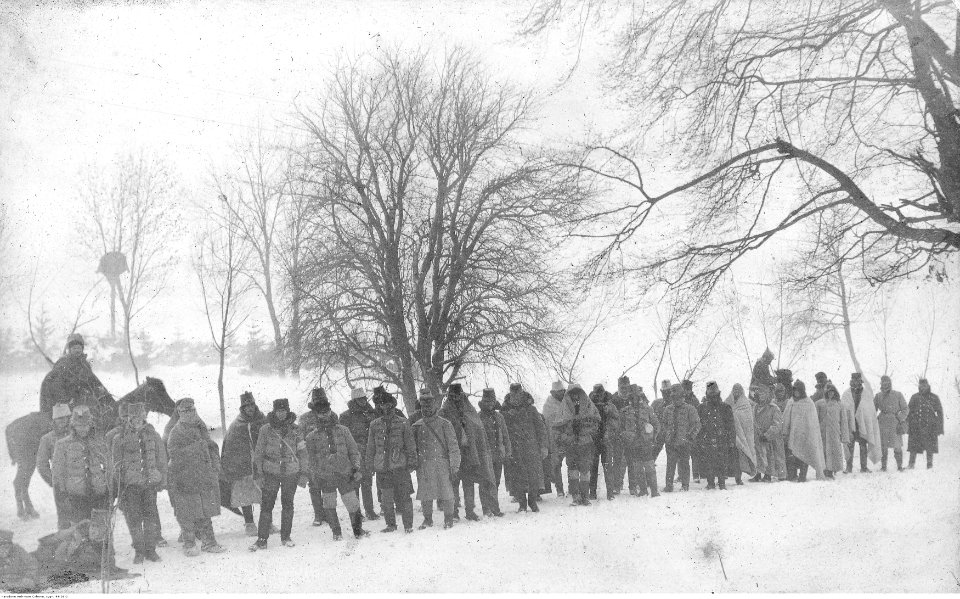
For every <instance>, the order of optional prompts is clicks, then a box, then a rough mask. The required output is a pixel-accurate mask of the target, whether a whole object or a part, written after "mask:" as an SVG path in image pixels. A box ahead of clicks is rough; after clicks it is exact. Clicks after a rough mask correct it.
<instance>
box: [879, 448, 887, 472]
mask: <svg viewBox="0 0 960 599" xmlns="http://www.w3.org/2000/svg"><path fill="white" fill-rule="evenodd" d="M886 471H887V450H886V449H884V450H883V455H881V456H880V472H886Z"/></svg>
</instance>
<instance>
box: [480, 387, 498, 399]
mask: <svg viewBox="0 0 960 599" xmlns="http://www.w3.org/2000/svg"><path fill="white" fill-rule="evenodd" d="M481 399H493V400H496V399H497V392H496V391H494V390H493V389H492V388H490V387H487V388H486V389H484V390H483V395H482V396H481Z"/></svg>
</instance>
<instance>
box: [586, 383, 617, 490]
mask: <svg viewBox="0 0 960 599" xmlns="http://www.w3.org/2000/svg"><path fill="white" fill-rule="evenodd" d="M590 401H592V402H593V403H594V405H596V406H597V411H598V412H599V413H600V428H599V429H598V430H597V435H596V437H595V438H594V448H595V449H594V454H593V464H591V466H590V499H596V498H597V478H598V477H597V474H598V471H599V469H600V463H601V462H603V480H604V483H606V486H607V499H608V500H612V499H613V498H614V496H615V495H616V494H617V493H619V492H620V489H619V488H618V487H617V486H616V483H617V474H616V469H617V465H616V455H617V446H618V445H619V444H620V412H619V411H618V410H617V407H616V406H615V405H613V401H612V395H611V394H610V392H609V391H607V390H606V389H604V388H603V385H599V384H598V385H594V386H593V391H591V392H590Z"/></svg>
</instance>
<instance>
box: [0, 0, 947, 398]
mask: <svg viewBox="0 0 960 599" xmlns="http://www.w3.org/2000/svg"><path fill="white" fill-rule="evenodd" d="M523 4H524V3H517V2H487V1H473V2H459V1H446V2H440V1H437V2H366V1H365V2H359V1H358V2H315V1H311V2H306V1H304V2H261V3H257V2H228V1H223V0H220V1H209V0H204V1H203V2H180V3H171V4H166V5H165V4H164V3H162V2H155V3H142V4H131V5H112V4H105V5H102V6H95V7H89V8H82V9H81V8H77V7H71V6H69V5H66V4H65V3H64V4H61V3H48V4H47V5H45V6H39V7H35V6H30V5H28V4H26V3H23V4H17V3H9V2H8V3H6V4H4V5H3V14H2V15H0V44H2V46H0V49H2V51H3V53H2V55H0V61H2V63H0V86H2V87H0V91H2V94H0V102H2V103H3V104H0V107H2V108H3V110H2V111H0V114H3V115H4V118H3V120H2V122H0V201H2V202H3V203H4V204H6V205H7V206H8V212H9V213H10V216H11V217H12V219H13V221H14V223H15V227H14V231H13V233H14V237H13V240H14V242H15V245H16V248H15V256H16V263H15V265H14V270H15V271H16V272H17V273H19V274H20V275H24V274H25V273H27V272H29V271H30V269H31V268H32V267H33V265H34V264H36V265H37V266H38V268H39V271H40V273H41V275H40V277H39V279H40V281H39V282H40V285H41V287H40V291H41V296H42V301H43V302H44V304H45V305H46V307H47V309H48V310H50V311H51V313H53V314H54V315H57V316H58V317H59V318H61V319H68V318H70V317H71V316H72V313H73V311H74V310H75V306H76V305H77V303H78V302H79V301H80V298H81V297H82V295H83V294H84V293H85V292H86V290H87V288H89V286H90V285H91V284H92V283H93V281H94V280H95V275H94V271H95V269H96V263H95V262H94V261H90V260H85V259H84V258H83V256H82V255H81V252H80V250H79V244H78V241H79V240H78V233H77V228H76V223H77V221H78V219H80V218H82V214H81V212H80V211H79V210H78V202H77V187H78V174H79V173H80V172H81V171H82V169H84V168H85V167H87V166H89V165H93V166H94V167H97V166H103V165H106V164H108V163H109V162H110V161H111V160H112V159H113V158H114V157H115V156H117V155H118V154H122V153H125V152H130V151H138V150H146V151H149V152H152V153H155V154H157V155H160V156H162V157H163V158H164V159H166V160H168V161H169V162H170V163H171V164H172V165H173V166H174V167H176V169H177V171H178V173H179V174H180V176H181V181H182V183H183V186H184V188H185V190H186V191H187V196H186V197H184V198H183V202H182V203H183V204H184V207H186V206H188V205H189V204H190V203H191V202H193V200H195V199H197V198H199V197H201V196H202V195H204V194H209V193H211V191H210V189H209V188H208V187H207V186H206V181H207V175H208V173H209V171H210V168H211V167H215V166H217V165H222V164H224V163H225V162H226V161H228V160H229V156H230V154H231V152H232V148H233V147H234V146H235V145H236V144H237V143H238V142H242V141H243V140H244V139H245V138H248V137H249V136H250V135H251V134H252V133H253V131H254V129H255V127H257V126H258V123H259V124H260V126H262V127H264V128H266V129H268V130H270V129H272V128H274V127H277V126H279V125H281V124H283V123H289V122H291V117H290V114H291V106H292V103H293V101H294V99H296V101H297V102H298V103H301V102H303V103H307V102H310V101H312V100H314V99H316V98H317V97H318V92H319V90H320V89H322V86H323V81H324V77H325V74H326V73H328V72H329V70H330V69H331V68H332V65H333V64H334V62H335V59H336V58H337V56H338V55H343V56H351V55H355V54H358V53H362V52H366V51H370V50H373V49H375V48H377V47H380V46H388V47H391V46H399V47H403V48H410V49H415V48H428V49H432V50H435V51H437V52H442V51H443V49H444V48H446V47H449V46H452V45H456V44H459V45H464V46H466V47H468V48H472V49H475V50H477V51H478V52H480V53H481V54H482V55H483V57H484V59H485V61H486V62H487V64H488V66H489V67H490V70H491V73H493V75H494V76H495V77H497V78H502V79H504V80H510V81H513V82H514V83H516V84H518V85H519V86H521V87H526V88H531V89H534V90H536V91H537V92H538V93H539V94H541V95H542V96H543V98H544V100H543V110H542V111H541V113H540V119H539V120H538V122H537V128H536V130H537V131H538V132H539V133H541V134H542V136H543V140H544V141H546V142H553V141H560V140H563V139H577V138H578V137H580V136H583V135H585V134H587V133H588V132H590V131H609V130H611V129H612V128H613V127H615V126H616V124H617V123H618V110H624V111H629V110H632V109H634V107H630V106H619V105H617V104H616V102H615V98H614V97H612V94H610V93H608V92H605V91H604V89H603V88H602V86H601V84H600V79H599V77H598V75H597V73H598V65H599V57H600V56H601V55H602V53H603V50H604V47H603V43H604V42H603V40H602V39H600V38H598V37H596V36H588V39H587V42H586V44H585V46H584V47H583V48H582V52H583V54H582V56H581V61H580V67H579V68H578V70H577V71H576V72H575V74H574V76H573V77H572V78H571V79H570V80H569V81H568V82H567V83H566V84H565V85H563V86H562V87H559V88H558V87H557V85H558V83H559V82H560V81H561V80H562V79H563V78H564V76H565V75H567V73H568V71H569V69H570V67H571V65H572V64H573V61H574V59H575V56H576V51H577V50H576V48H574V47H572V44H571V42H572V38H571V37H570V36H568V35H566V34H565V33H566V32H564V31H556V32H553V33H550V34H549V35H545V36H540V37H537V38H536V39H521V38H519V37H518V36H517V35H516V33H517V30H518V20H517V19H518V17H519V16H520V15H521V14H522V12H520V11H521V10H522V5H523ZM518 6H520V8H518ZM664 151H665V152H669V149H668V148H665V150H664ZM666 183H667V182H664V186H666ZM189 240H190V236H189V227H187V228H185V230H184V231H180V232H179V233H178V235H176V236H175V237H174V238H171V239H170V243H171V246H172V247H175V248H177V249H178V250H179V251H180V252H181V259H180V267H179V270H178V271H177V272H178V275H177V277H176V279H175V283H176V284H175V286H174V287H175V289H174V290H173V291H172V292H171V293H168V294H165V296H164V297H163V298H162V302H160V303H159V304H158V305H157V306H155V307H154V308H153V309H151V310H150V311H148V312H145V313H144V315H143V321H142V323H141V324H140V325H138V326H137V327H136V328H138V329H139V328H147V329H149V330H150V331H151V333H152V335H153V337H154V338H155V339H157V340H163V339H164V338H172V337H174V336H176V335H184V336H192V337H198V336H200V335H202V334H203V333H202V331H203V326H202V323H203V321H202V312H201V309H200V302H199V299H198V295H197V293H196V290H195V286H194V284H193V279H192V275H191V271H190V269H189V261H190V255H189V254H190V249H191V248H190V245H189V243H190V241H189ZM788 241H789V239H785V240H783V242H781V243H780V244H779V246H778V247H776V248H774V249H772V250H771V251H772V252H773V253H774V254H776V253H778V252H779V253H781V254H782V253H784V252H785V251H786V249H787V248H786V245H789V244H788V243H787V242H788ZM765 259H768V258H763V257H760V256H753V257H751V258H750V260H751V262H749V263H748V266H747V267H746V268H741V269H740V270H739V272H740V275H741V276H742V277H743V278H744V280H745V282H746V283H749V282H750V281H751V280H754V281H755V280H756V278H757V277H756V275H757V269H756V268H755V265H756V264H763V263H764V260H765ZM20 282H21V283H22V282H23V278H22V277H21V279H20ZM948 291H949V290H948ZM905 293H906V295H904V297H905V298H906V299H905V301H904V302H902V303H903V304H904V305H905V306H906V305H909V306H910V309H911V310H917V309H919V310H920V312H917V314H920V313H922V309H920V308H917V306H918V303H917V299H918V298H924V297H932V296H930V293H928V292H926V291H923V292H922V293H925V294H926V295H919V294H920V293H921V292H919V291H916V292H914V291H909V290H908V291H907V292H905ZM935 293H940V292H935ZM911 294H912V295H911ZM944 297H948V298H949V297H951V296H950V294H949V292H948V293H946V294H945V295H944ZM23 299H24V293H23V286H22V285H21V286H20V289H19V292H18V293H17V294H15V297H13V298H9V297H8V298H6V299H5V300H4V304H3V309H2V312H0V319H2V320H3V323H4V324H5V325H12V326H14V327H16V328H22V326H23V322H24V316H23V311H22V307H23ZM103 306H104V303H103V302H101V303H100V305H99V307H98V309H99V310H101V311H102V308H103ZM955 308H956V306H955V305H954V304H950V305H949V306H948V307H947V309H948V310H952V311H951V312H950V313H949V315H945V316H944V317H943V318H942V319H941V321H942V323H943V324H941V325H940V326H941V327H942V328H944V337H943V339H944V341H943V342H939V343H946V344H947V345H946V349H947V350H949V351H948V353H949V354H950V355H952V356H954V358H952V361H953V362H954V363H955V362H956V357H957V342H956V339H957V338H958V336H957V335H951V334H950V331H953V330H955V328H956V314H957V313H958V312H957V310H956V309H955ZM906 309H907V308H906V307H904V308H903V310H904V311H905V312H904V316H906ZM104 314H105V311H104ZM912 314H913V313H912V312H911V316H910V317H905V318H902V319H901V322H902V323H909V322H911V321H914V320H915V317H914V316H913V315H912ZM106 322H107V321H106V320H105V319H104V320H101V321H100V322H98V323H95V324H94V325H91V329H93V330H92V331H91V333H92V334H97V333H99V332H103V331H105V329H106ZM904 326H906V325H904ZM654 329H655V327H654V326H653V325H652V323H650V322H637V321H636V320H631V319H629V318H627V319H623V320H622V321H621V322H619V323H615V324H614V325H613V326H612V327H611V328H610V329H608V330H606V331H605V337H606V338H605V339H604V340H603V341H602V343H601V345H600V346H599V347H598V348H596V349H595V350H594V355H595V357H594V359H592V360H590V368H592V369H594V370H595V371H596V372H597V373H598V374H597V378H601V379H606V380H608V382H609V381H611V380H615V376H616V374H618V373H619V371H620V369H622V368H623V367H624V366H626V365H627V364H629V363H630V362H632V361H633V359H632V358H631V356H635V355H636V354H638V353H642V351H643V350H645V349H646V347H647V346H648V345H649V343H650V339H649V334H650V332H651V331H652V330H654ZM904 330H905V331H909V330H910V328H909V327H906V328H905V329H904ZM862 332H863V334H864V335H866V334H868V327H867V325H864V328H863V331H862ZM948 339H952V340H953V341H950V342H948V341H946V340H948ZM835 345H836V344H832V345H830V346H827V345H824V346H823V351H825V352H828V353H830V354H831V355H839V356H841V358H842V351H841V352H840V353H839V354H836V347H835ZM638 347H639V348H640V349H637V348H638ZM841 349H842V347H841ZM601 350H602V351H604V352H616V353H617V354H618V356H619V357H618V358H616V359H614V360H610V359H604V358H601V357H599V355H597V354H599V353H600V351H601ZM732 352H733V350H732V349H731V350H730V351H729V352H728V353H732ZM731 360H732V358H731ZM724 361H725V360H724V359H721V360H720V363H723V362H724ZM838 369H840V370H846V368H844V367H841V366H840V365H838Z"/></svg>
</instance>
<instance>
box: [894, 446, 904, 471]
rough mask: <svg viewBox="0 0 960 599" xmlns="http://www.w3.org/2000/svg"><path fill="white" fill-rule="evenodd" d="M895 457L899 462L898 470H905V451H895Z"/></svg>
mask: <svg viewBox="0 0 960 599" xmlns="http://www.w3.org/2000/svg"><path fill="white" fill-rule="evenodd" d="M893 459H894V460H896V462H897V472H903V452H902V451H894V452H893Z"/></svg>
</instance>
